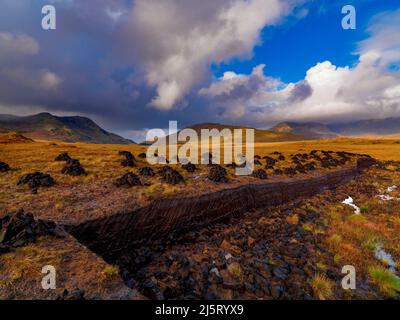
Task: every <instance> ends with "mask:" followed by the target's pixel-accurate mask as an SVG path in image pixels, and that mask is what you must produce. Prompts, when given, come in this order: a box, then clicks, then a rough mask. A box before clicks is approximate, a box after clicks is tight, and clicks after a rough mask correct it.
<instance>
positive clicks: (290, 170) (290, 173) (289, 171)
mask: <svg viewBox="0 0 400 320" xmlns="http://www.w3.org/2000/svg"><path fill="white" fill-rule="evenodd" d="M283 172H284V174H285V175H287V176H294V175H295V174H296V170H295V169H293V168H284V169H283Z"/></svg>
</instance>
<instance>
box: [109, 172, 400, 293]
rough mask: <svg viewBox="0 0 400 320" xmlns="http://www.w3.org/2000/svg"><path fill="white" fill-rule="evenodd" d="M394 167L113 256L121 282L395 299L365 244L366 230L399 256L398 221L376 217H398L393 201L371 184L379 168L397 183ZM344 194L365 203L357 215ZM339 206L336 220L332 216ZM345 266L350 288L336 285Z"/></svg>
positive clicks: (188, 289) (150, 289)
mask: <svg viewBox="0 0 400 320" xmlns="http://www.w3.org/2000/svg"><path fill="white" fill-rule="evenodd" d="M396 170H398V169H395V170H392V171H390V170H386V169H382V168H381V169H378V168H376V169H373V170H370V171H369V172H368V173H366V174H365V175H364V176H363V177H361V178H360V179H359V180H357V181H354V182H352V183H350V184H348V185H345V186H342V187H340V188H338V189H337V190H335V191H326V192H324V193H323V194H320V195H318V196H315V197H313V198H311V199H307V200H305V199H303V200H300V201H297V202H293V203H290V204H288V205H285V206H281V207H278V208H273V209H270V210H259V211H254V212H248V213H246V214H245V215H244V216H242V217H238V218H231V219H230V220H227V221H221V222H220V223H217V224H214V225H212V226H209V227H207V228H204V229H202V230H198V231H192V232H189V233H187V234H185V235H181V236H177V237H171V238H170V239H169V240H168V241H167V242H164V243H154V242H153V243H151V244H148V245H147V246H143V247H141V248H140V249H136V250H135V249H134V250H133V251H130V252H129V254H126V253H125V254H123V255H121V256H119V258H118V259H117V260H116V261H117V263H118V264H119V265H120V266H121V269H122V270H124V271H123V272H122V275H123V277H124V278H125V281H126V283H128V285H129V286H131V287H135V288H137V289H138V290H139V291H140V292H141V293H142V294H144V295H145V296H146V297H148V298H150V299H379V298H388V297H390V298H398V297H399V295H398V293H396V292H400V287H398V286H397V287H396V285H393V287H394V289H393V291H391V292H390V290H385V286H386V285H388V284H387V283H386V284H385V283H382V281H383V282H384V281H385V280H382V279H380V278H379V277H378V278H376V277H375V278H374V274H372V273H371V268H372V267H371V266H373V267H376V268H381V269H382V272H384V273H385V270H386V267H387V264H386V263H385V261H379V260H378V259H377V258H376V257H375V256H374V249H373V248H370V249H367V248H366V245H365V241H367V240H368V239H367V240H366V239H365V237H367V236H369V237H372V238H373V239H377V238H380V239H381V241H383V243H385V246H388V247H391V250H390V252H391V253H392V255H393V256H394V260H395V261H399V260H398V259H399V258H400V256H399V253H400V251H399V250H398V249H399V248H398V246H397V247H396V246H395V245H393V243H392V241H394V240H393V237H397V235H396V232H397V231H398V230H399V229H398V228H399V225H397V226H396V227H395V228H390V229H388V227H387V225H386V223H389V224H390V218H393V217H388V216H386V218H384V219H385V221H386V223H385V224H384V226H382V225H381V224H380V223H381V222H382V221H379V220H377V217H380V219H382V217H381V215H382V214H383V212H385V211H382V210H381V209H382V208H383V207H384V206H389V209H387V208H386V209H385V210H386V212H387V210H389V212H390V213H391V214H395V215H396V217H397V220H396V221H397V222H398V221H399V220H398V219H399V216H398V213H397V212H396V213H395V212H391V211H390V210H393V206H396V205H398V204H397V202H396V201H398V200H392V201H394V202H392V203H390V202H385V203H381V202H379V200H378V199H379V193H380V191H379V187H378V185H377V184H376V181H377V180H378V179H377V174H379V176H380V177H381V178H380V180H381V181H380V183H383V185H384V186H386V185H392V184H393V183H397V184H398V183H399V182H400V175H399V174H398V173H397V171H396ZM374 181H375V183H374ZM349 194H351V195H353V197H354V198H355V199H356V200H357V201H358V202H359V203H360V202H361V203H364V204H365V206H364V209H362V211H364V212H363V213H362V214H361V215H360V217H354V214H353V212H352V211H353V209H352V208H351V207H349V206H346V205H343V204H342V201H343V200H344V199H345V198H346V197H347V196H348V195H349ZM376 205H379V206H380V208H379V207H374V206H376ZM368 206H369V207H368ZM367 207H368V209H366V208H367ZM339 211H341V213H340V214H341V216H340V218H338V217H336V216H335V215H336V214H337V213H338V212H339ZM381 227H382V228H383V227H384V228H385V231H381V230H380V228H381ZM347 228H349V229H352V230H354V231H353V232H354V235H352V234H351V233H350V232H349V231H348V230H347ZM371 229H372V230H373V231H372V235H370V234H371ZM383 234H384V235H385V236H387V239H386V240H385V239H384V237H383ZM346 237H347V239H346ZM336 238H337V239H340V240H338V241H337V243H334V244H332V239H336ZM348 264H350V265H354V266H355V267H356V270H357V271H358V272H359V273H358V276H357V280H358V286H357V289H356V290H354V291H347V290H344V289H342V287H341V281H342V278H343V277H344V275H343V274H342V273H341V270H342V267H343V266H344V265H348ZM393 275H394V276H395V277H396V274H393ZM394 279H395V278H394ZM397 279H398V278H397ZM397 290H398V291H397ZM389 293H391V294H389Z"/></svg>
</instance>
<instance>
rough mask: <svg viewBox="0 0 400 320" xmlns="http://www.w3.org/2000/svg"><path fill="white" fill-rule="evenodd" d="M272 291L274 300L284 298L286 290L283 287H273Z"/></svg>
mask: <svg viewBox="0 0 400 320" xmlns="http://www.w3.org/2000/svg"><path fill="white" fill-rule="evenodd" d="M270 291H271V296H272V298H274V299H279V298H280V297H281V296H282V294H283V292H284V291H285V289H284V288H283V287H281V286H272V287H271V288H270Z"/></svg>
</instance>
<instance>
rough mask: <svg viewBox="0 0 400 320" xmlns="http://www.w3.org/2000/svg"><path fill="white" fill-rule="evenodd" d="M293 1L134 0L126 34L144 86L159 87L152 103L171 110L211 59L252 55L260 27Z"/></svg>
mask: <svg viewBox="0 0 400 320" xmlns="http://www.w3.org/2000/svg"><path fill="white" fill-rule="evenodd" d="M296 2H298V1H297V0H289V1H287V0H286V1H285V0H233V1H232V0H218V1H216V0H204V1H198V0H185V1H180V0H171V1H165V0H153V1H147V0H137V1H136V3H135V5H134V8H133V11H132V13H131V16H130V19H129V21H130V22H129V26H128V27H127V29H128V31H127V32H128V33H129V34H130V35H131V37H132V38H131V39H132V42H133V43H135V49H134V52H135V53H134V54H135V56H136V59H137V60H138V61H139V62H140V63H141V65H142V67H143V68H144V71H145V76H146V79H147V82H148V84H149V85H151V86H153V87H155V88H156V90H157V96H156V97H155V98H154V99H153V101H152V102H151V105H152V106H154V107H156V108H159V109H162V110H170V109H172V108H174V107H176V106H177V104H179V103H180V101H181V100H182V98H184V97H185V95H186V94H187V93H188V92H189V91H190V89H191V88H192V87H193V86H195V85H196V84H198V83H199V82H200V81H201V80H202V79H203V78H204V77H205V76H206V75H207V74H208V72H209V71H208V69H209V66H210V65H211V64H212V63H220V62H223V61H228V60H229V59H231V58H233V57H245V56H249V55H251V53H252V49H253V48H254V46H255V45H256V44H257V43H258V42H259V41H260V31H261V30H262V29H263V28H264V27H265V26H266V25H272V24H274V23H276V22H277V21H278V20H279V18H281V17H282V16H284V15H285V14H287V13H288V12H289V11H290V9H291V8H292V6H293V4H294V3H296ZM132 35H133V36H132Z"/></svg>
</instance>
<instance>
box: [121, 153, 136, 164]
mask: <svg viewBox="0 0 400 320" xmlns="http://www.w3.org/2000/svg"><path fill="white" fill-rule="evenodd" d="M118 154H119V155H120V156H123V157H125V159H123V160H122V161H121V165H122V166H123V167H134V166H135V161H136V159H135V157H134V156H133V154H132V153H130V152H129V151H120V152H118Z"/></svg>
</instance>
